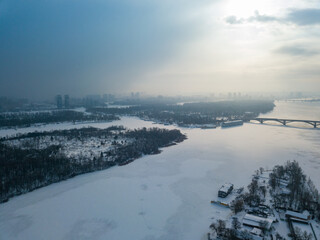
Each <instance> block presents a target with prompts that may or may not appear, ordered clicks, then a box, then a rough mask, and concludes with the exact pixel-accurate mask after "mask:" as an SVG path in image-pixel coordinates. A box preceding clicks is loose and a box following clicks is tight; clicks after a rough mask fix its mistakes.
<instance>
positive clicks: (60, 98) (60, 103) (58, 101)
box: [56, 94, 62, 109]
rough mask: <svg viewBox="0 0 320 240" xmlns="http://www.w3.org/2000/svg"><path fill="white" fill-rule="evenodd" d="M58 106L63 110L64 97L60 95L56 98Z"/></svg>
mask: <svg viewBox="0 0 320 240" xmlns="http://www.w3.org/2000/svg"><path fill="white" fill-rule="evenodd" d="M56 104H57V108H59V109H60V108H62V96H61V95H60V94H59V95H57V96H56Z"/></svg>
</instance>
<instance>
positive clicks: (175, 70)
mask: <svg viewBox="0 0 320 240" xmlns="http://www.w3.org/2000/svg"><path fill="white" fill-rule="evenodd" d="M319 40H320V1H319V0H318V1H315V0H259V1H258V0H242V1H240V0H224V1H221V0H211V1H210V0H174V1H173V0H171V1H170V0H161V1H160V0H158V1H156V0H24V1H21V0H0V96H8V97H27V98H39V99H40V98H42V99H44V98H51V97H53V96H55V95H56V94H69V95H70V96H84V95H86V94H96V93H97V94H103V93H126V92H132V91H139V92H145V93H149V94H164V95H175V94H199V93H211V92H212V93H213V92H227V91H236V92H241V91H320V41H319Z"/></svg>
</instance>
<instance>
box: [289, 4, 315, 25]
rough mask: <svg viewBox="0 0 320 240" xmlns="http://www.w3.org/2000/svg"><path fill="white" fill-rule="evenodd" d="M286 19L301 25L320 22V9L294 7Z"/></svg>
mask: <svg viewBox="0 0 320 240" xmlns="http://www.w3.org/2000/svg"><path fill="white" fill-rule="evenodd" d="M286 20H287V21H288V22H291V23H294V24H296V25H300V26H305V25H316V24H320V9H318V8H307V9H293V10H291V12H290V13H289V14H288V16H287V17H286Z"/></svg>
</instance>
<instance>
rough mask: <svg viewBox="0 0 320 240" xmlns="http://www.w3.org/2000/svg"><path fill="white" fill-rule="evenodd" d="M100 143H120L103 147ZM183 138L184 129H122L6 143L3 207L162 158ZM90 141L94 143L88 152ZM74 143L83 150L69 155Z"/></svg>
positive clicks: (0, 156) (1, 168)
mask: <svg viewBox="0 0 320 240" xmlns="http://www.w3.org/2000/svg"><path fill="white" fill-rule="evenodd" d="M115 137H116V138H117V140H114V139H115ZM101 139H104V141H108V142H109V143H111V142H112V141H116V143H115V145H113V146H110V145H111V144H109V146H107V145H105V144H103V145H101V144H100V143H101ZM118 139H121V140H118ZM184 139H185V136H184V135H183V134H182V133H181V132H180V131H179V130H167V129H158V128H151V129H145V128H144V129H138V130H126V129H124V128H123V127H110V128H107V129H97V128H82V129H71V130H61V131H52V132H33V133H28V134H21V135H19V136H15V137H12V138H6V139H1V140H0V202H3V201H6V200H7V199H8V198H9V197H11V196H15V195H19V194H22V193H25V192H29V191H32V190H34V189H36V188H39V187H43V186H46V185H48V184H51V183H53V182H58V181H61V180H64V179H67V178H70V177H73V176H76V175H79V174H82V173H86V172H92V171H97V170H102V169H106V168H109V167H111V166H114V165H121V164H122V163H126V162H127V161H128V160H130V161H133V160H134V159H136V158H138V157H140V156H142V155H143V154H155V153H159V148H161V147H165V146H168V145H170V144H172V143H173V142H180V141H183V140H184ZM123 140H126V141H123ZM87 141H91V142H93V144H91V145H89V147H88V148H84V147H83V146H84V144H85V143H86V142H87ZM121 141H122V143H121ZM21 142H22V143H24V144H21ZM70 142H71V143H72V144H73V145H77V144H78V145H79V146H78V148H77V149H78V150H77V151H75V152H73V153H72V154H68V155H67V152H68V151H70V149H67V147H66V145H68V144H69V143H70ZM25 143H28V144H25ZM124 143H125V144H124ZM97 144H99V145H98V146H97ZM79 149H81V150H79ZM103 149H104V150H103ZM104 153H105V154H104Z"/></svg>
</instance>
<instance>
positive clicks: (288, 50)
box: [275, 46, 319, 57]
mask: <svg viewBox="0 0 320 240" xmlns="http://www.w3.org/2000/svg"><path fill="white" fill-rule="evenodd" d="M275 52H276V53H280V54H286V55H290V56H305V57H311V56H314V55H318V54H319V51H317V50H311V49H307V48H304V47H300V46H283V47H280V48H278V49H277V50H276V51H275Z"/></svg>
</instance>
